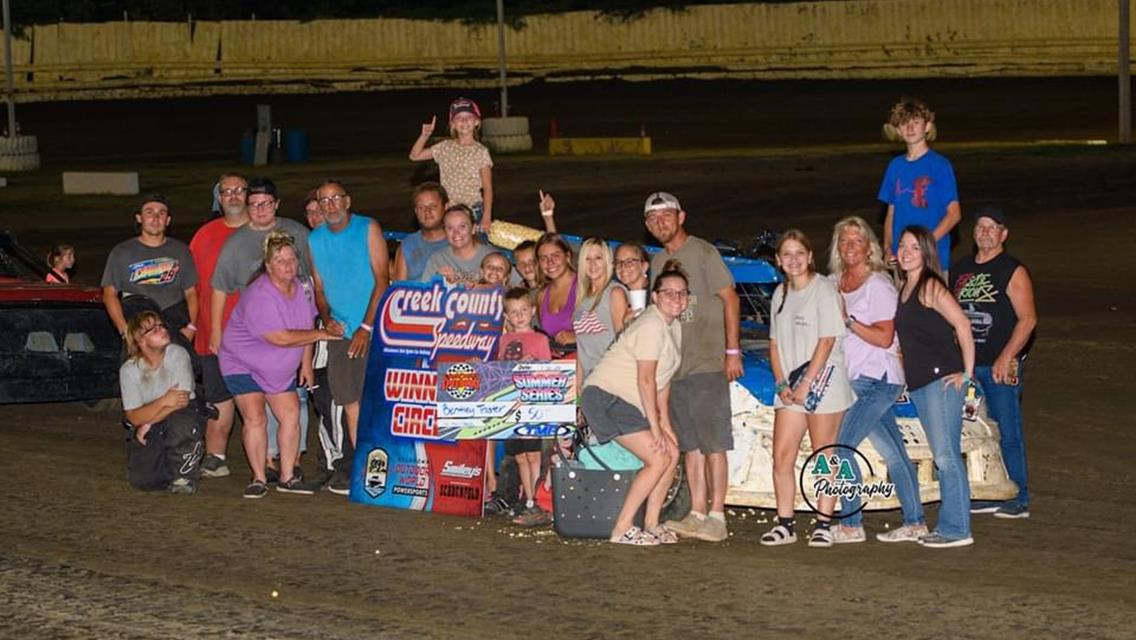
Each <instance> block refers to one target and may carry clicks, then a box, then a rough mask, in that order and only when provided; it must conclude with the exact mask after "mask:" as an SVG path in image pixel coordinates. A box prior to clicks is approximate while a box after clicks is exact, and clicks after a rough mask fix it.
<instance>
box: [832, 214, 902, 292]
mask: <svg viewBox="0 0 1136 640" xmlns="http://www.w3.org/2000/svg"><path fill="white" fill-rule="evenodd" d="M845 229H856V230H857V231H859V232H860V236H861V237H863V238H864V242H866V243H868V270H869V271H871V272H872V273H885V272H886V271H887V265H885V264H884V250H883V247H881V246H880V241H879V239H878V238H877V237H876V232H875V231H872V227H870V226H869V225H868V223H867V221H865V220H864V219H863V218H861V217H860V216H848V217H846V218H844V219H843V220H841V221H840V222H837V223H836V226H835V227H833V228H832V242H831V243H830V244H829V248H828V272H829V273H831V274H832V275H833V276H835V277H836V278H837V279H838V280H839V279H840V276H842V275H843V274H844V258H842V257H840V246H839V244H840V236H841V235H842V234H843V233H844V230H845Z"/></svg>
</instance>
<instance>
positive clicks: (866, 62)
mask: <svg viewBox="0 0 1136 640" xmlns="http://www.w3.org/2000/svg"><path fill="white" fill-rule="evenodd" d="M1134 23H1136V16H1134ZM495 29H496V27H495V26H494V25H480V26H469V25H463V24H461V23H459V22H432V21H424V20H394V19H373V20H320V21H313V22H305V23H300V22H283V21H246V22H186V23H150V22H116V23H105V24H66V23H60V24H51V25H43V26H36V27H32V28H29V29H28V32H27V38H26V39H22V40H17V41H16V43H15V44H16V46H15V51H14V54H15V59H16V71H17V81H18V86H19V90H20V91H21V92H22V93H24V94H26V96H27V97H26V98H25V99H26V100H37V99H38V100H43V99H67V98H101V97H126V96H131V97H134V96H147V97H153V96H161V95H199V94H216V93H252V92H257V93H260V92H322V91H328V90H335V89H342V90H368V89H390V88H399V87H443V86H445V87H469V86H489V85H492V84H493V83H494V75H495V73H496V72H495V69H496V64H497V57H496V56H497V50H496V33H495ZM1133 31H1134V32H1136V28H1134V29H1133ZM1116 33H1117V5H1116V0H1075V1H1074V0H860V1H854V2H801V3H790V4H749V5H710V6H699V7H693V8H691V9H689V10H687V11H681V12H672V11H668V10H662V9H660V10H655V11H652V12H650V13H648V14H647V15H646V16H644V17H643V18H641V19H637V20H633V21H630V22H622V21H618V20H611V19H608V18H605V17H603V16H600V15H598V14H594V13H591V12H575V13H567V14H557V15H539V16H530V17H528V18H525V27H524V28H522V29H520V30H510V31H509V33H508V49H509V66H510V75H511V77H512V81H514V82H523V81H526V80H529V79H532V78H545V79H548V80H551V81H570V80H587V79H597V78H611V77H621V78H625V79H629V80H650V79H660V78H676V77H696V78H759V79H779V78H923V77H950V76H987V77H989V76H1046V75H1049V76H1068V75H1110V74H1114V73H1115V72H1116Z"/></svg>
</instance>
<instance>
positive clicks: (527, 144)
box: [481, 133, 533, 153]
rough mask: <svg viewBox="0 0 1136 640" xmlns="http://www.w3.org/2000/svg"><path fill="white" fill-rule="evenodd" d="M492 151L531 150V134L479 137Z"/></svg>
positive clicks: (514, 151)
mask: <svg viewBox="0 0 1136 640" xmlns="http://www.w3.org/2000/svg"><path fill="white" fill-rule="evenodd" d="M481 141H482V142H483V143H484V144H485V146H487V147H489V150H490V151H492V152H493V153H519V152H522V151H532V146H533V145H532V136H530V135H529V134H527V133H526V134H524V135H512V136H492V137H489V136H486V137H483V138H482V139H481Z"/></svg>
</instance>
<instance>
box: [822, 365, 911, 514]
mask: <svg viewBox="0 0 1136 640" xmlns="http://www.w3.org/2000/svg"><path fill="white" fill-rule="evenodd" d="M852 390H853V391H855V392H856V404H854V405H852V406H851V407H850V408H849V409H848V412H847V413H845V414H844V421H843V422H841V423H840V433H839V434H838V435H837V436H836V443H837V444H841V445H846V446H849V447H858V446H860V443H861V442H863V441H864V438H867V439H868V440H870V441H871V442H872V446H873V447H875V449H876V451H877V452H878V453H879V454H880V455H881V456H882V457H883V459H884V461H885V462H886V463H887V469H888V480H890V481H891V483H892V484H894V485H895V492H896V495H897V496H898V497H899V504H900V507H901V509H902V510H903V524H921V523H922V522H923V503H922V502H920V500H919V479H918V477H917V476H916V473H915V465H913V464H911V458H909V457H908V456H907V449H906V448H904V445H903V438H902V437H901V436H900V433H899V425H898V424H896V422H895V414H894V413H892V410H891V406H892V405H893V404H895V401H896V399H897V398H899V395H900V394H901V393H903V385H902V384H891V383H889V382H888V381H887V374H886V373H885V374H884V378H883V380H876V379H875V378H867V377H860V378H856V379H855V380H853V381H852ZM852 474H853V476H855V479H854V482H856V483H859V482H860V481H861V477H862V476H861V475H860V465H859V464H858V463H857V464H853V465H852ZM859 508H860V496H854V497H852V498H849V499H847V500H843V499H842V501H841V505H840V509H841V511H842V512H845V513H847V512H849V511H856V510H857V509H859ZM863 521H864V512H863V511H856V513H853V514H851V515H849V516H847V517H845V518H843V519H841V521H840V523H841V524H843V525H845V526H849V527H859V526H860V525H861V523H862V522H863Z"/></svg>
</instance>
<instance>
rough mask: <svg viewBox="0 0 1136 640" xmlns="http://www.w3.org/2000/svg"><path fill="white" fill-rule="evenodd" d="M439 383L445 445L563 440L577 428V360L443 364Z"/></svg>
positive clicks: (440, 430) (439, 413)
mask: <svg viewBox="0 0 1136 640" xmlns="http://www.w3.org/2000/svg"><path fill="white" fill-rule="evenodd" d="M437 382H438V389H437V400H438V411H437V416H436V425H437V426H436V431H437V434H438V437H440V438H442V439H445V440H467V439H473V438H477V439H482V438H484V439H492V440H505V439H509V438H525V437H528V438H532V437H536V438H551V437H563V436H567V435H569V434H570V433H572V430H573V428H574V426H575V424H576V363H575V361H573V360H560V361H556V362H525V361H511V362H510V361H503V362H476V363H468V362H458V363H452V364H444V365H442V366H440V367H439V368H438V376H437Z"/></svg>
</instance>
